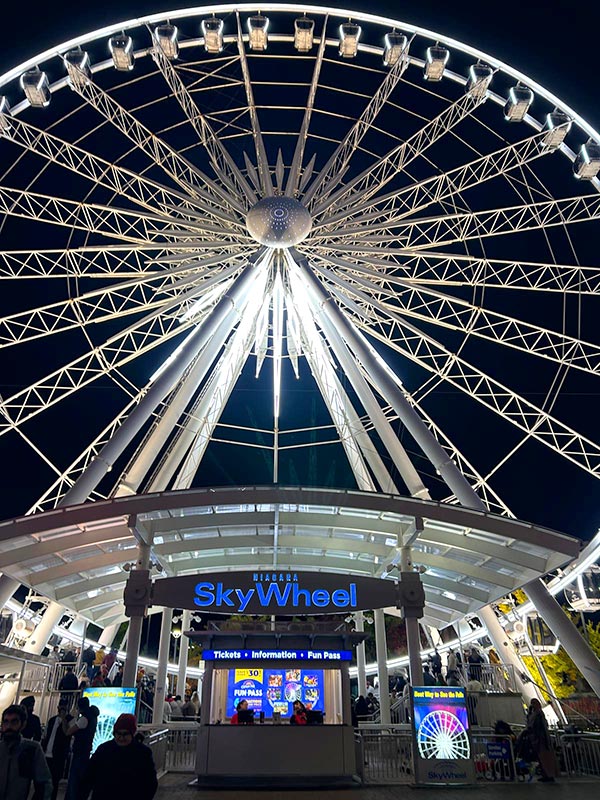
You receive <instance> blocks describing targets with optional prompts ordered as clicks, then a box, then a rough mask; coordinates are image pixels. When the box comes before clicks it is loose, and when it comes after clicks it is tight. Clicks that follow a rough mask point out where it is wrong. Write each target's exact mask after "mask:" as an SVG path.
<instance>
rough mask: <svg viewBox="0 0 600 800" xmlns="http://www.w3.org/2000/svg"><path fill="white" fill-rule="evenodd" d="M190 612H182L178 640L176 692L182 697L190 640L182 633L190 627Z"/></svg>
mask: <svg viewBox="0 0 600 800" xmlns="http://www.w3.org/2000/svg"><path fill="white" fill-rule="evenodd" d="M191 616H192V615H191V612H190V611H188V610H187V609H185V611H184V612H183V619H182V621H181V639H180V640H179V669H178V671H177V694H180V695H181V697H182V699H185V675H186V672H187V664H188V649H189V646H190V641H189V639H188V637H187V636H185V635H184V631H189V629H190V619H191Z"/></svg>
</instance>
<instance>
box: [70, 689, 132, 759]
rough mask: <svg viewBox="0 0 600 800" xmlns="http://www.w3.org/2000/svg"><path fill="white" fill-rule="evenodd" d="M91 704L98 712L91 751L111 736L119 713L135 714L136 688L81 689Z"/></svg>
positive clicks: (107, 740)
mask: <svg viewBox="0 0 600 800" xmlns="http://www.w3.org/2000/svg"><path fill="white" fill-rule="evenodd" d="M83 696H84V697H87V698H88V699H89V701H90V705H91V706H96V708H97V709H98V710H99V712H100V714H99V715H98V724H97V725H96V733H95V735H94V741H93V743H92V753H93V752H94V751H95V750H96V748H97V747H99V746H100V745H101V744H104V742H109V741H110V740H111V739H112V738H113V727H114V724H115V722H116V721H117V719H118V718H119V717H120V716H121V714H135V706H136V699H137V689H126V688H121V687H120V686H111V687H104V686H103V687H98V688H93V687H92V688H89V689H84V690H83Z"/></svg>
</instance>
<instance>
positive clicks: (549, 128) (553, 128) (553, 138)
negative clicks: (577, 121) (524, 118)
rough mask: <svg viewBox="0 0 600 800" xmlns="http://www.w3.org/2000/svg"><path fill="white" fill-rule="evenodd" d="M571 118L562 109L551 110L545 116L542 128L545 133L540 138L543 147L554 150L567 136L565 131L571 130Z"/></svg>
mask: <svg viewBox="0 0 600 800" xmlns="http://www.w3.org/2000/svg"><path fill="white" fill-rule="evenodd" d="M572 124H573V120H572V119H571V118H570V117H568V116H567V115H566V114H563V112H562V111H553V112H552V113H551V114H548V115H547V116H546V122H545V123H544V130H545V131H546V135H545V136H544V138H543V139H542V143H543V145H544V147H547V148H548V149H550V150H556V149H557V148H558V147H560V146H561V144H562V143H563V142H564V140H565V139H566V137H567V133H568V132H569V131H570V130H571V125H572Z"/></svg>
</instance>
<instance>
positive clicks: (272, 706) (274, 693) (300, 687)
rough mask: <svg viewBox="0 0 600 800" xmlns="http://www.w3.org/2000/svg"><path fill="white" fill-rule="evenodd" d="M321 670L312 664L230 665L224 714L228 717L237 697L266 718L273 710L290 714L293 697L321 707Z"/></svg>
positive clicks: (319, 709)
mask: <svg viewBox="0 0 600 800" xmlns="http://www.w3.org/2000/svg"><path fill="white" fill-rule="evenodd" d="M323 672H324V671H323V670H322V669H318V668H317V669H315V668H314V667H309V668H308V669H306V668H302V669H301V668H299V667H297V666H293V667H292V666H285V667H279V668H277V667H275V668H273V669H230V670H229V676H228V681H227V708H226V715H227V716H228V717H231V716H232V714H233V713H234V712H235V709H236V707H237V704H238V703H239V702H240V700H245V701H246V702H247V703H248V708H249V709H250V710H252V711H254V713H255V715H256V714H259V713H260V712H261V711H262V713H263V714H264V715H265V718H266V719H271V718H272V717H273V713H274V712H276V713H278V714H280V715H281V716H282V717H289V716H291V714H292V707H293V704H294V702H295V701H296V700H300V701H301V702H302V703H304V705H305V707H306V708H307V709H308V710H310V711H321V712H324V711H325V692H324V680H323Z"/></svg>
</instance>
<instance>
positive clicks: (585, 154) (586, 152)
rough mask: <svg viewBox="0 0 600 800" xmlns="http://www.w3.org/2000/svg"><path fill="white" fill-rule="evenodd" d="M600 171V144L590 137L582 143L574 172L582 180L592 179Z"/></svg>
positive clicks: (574, 165)
mask: <svg viewBox="0 0 600 800" xmlns="http://www.w3.org/2000/svg"><path fill="white" fill-rule="evenodd" d="M599 171H600V145H599V144H598V143H597V142H594V141H593V140H592V139H590V140H589V141H588V142H586V143H585V144H582V145H581V149H580V151H579V154H578V156H577V158H576V159H575V163H574V164H573V173H574V175H575V177H576V178H579V179H580V180H584V181H591V180H592V179H593V178H595V177H596V175H597V174H598V172H599Z"/></svg>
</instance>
